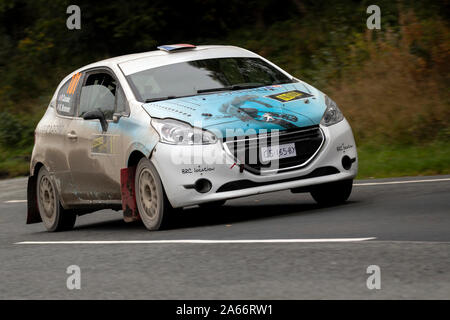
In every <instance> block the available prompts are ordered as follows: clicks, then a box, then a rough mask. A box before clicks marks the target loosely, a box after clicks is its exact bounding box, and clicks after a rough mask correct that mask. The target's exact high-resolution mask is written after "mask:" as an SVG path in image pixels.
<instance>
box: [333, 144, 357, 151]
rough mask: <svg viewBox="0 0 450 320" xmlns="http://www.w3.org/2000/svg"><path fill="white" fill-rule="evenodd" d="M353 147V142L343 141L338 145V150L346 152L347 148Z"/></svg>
mask: <svg viewBox="0 0 450 320" xmlns="http://www.w3.org/2000/svg"><path fill="white" fill-rule="evenodd" d="M351 148H353V145H352V144H345V143H342V144H341V145H339V146H337V147H336V151H337V152H341V151H342V152H343V153H345V151H346V150H348V149H351Z"/></svg>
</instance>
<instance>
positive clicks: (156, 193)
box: [135, 158, 173, 230]
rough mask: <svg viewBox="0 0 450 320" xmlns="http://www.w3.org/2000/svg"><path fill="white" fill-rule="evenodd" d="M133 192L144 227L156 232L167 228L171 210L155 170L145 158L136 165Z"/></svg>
mask: <svg viewBox="0 0 450 320" xmlns="http://www.w3.org/2000/svg"><path fill="white" fill-rule="evenodd" d="M135 190H136V204H137V207H138V210H139V215H140V216H141V220H142V222H143V223H144V225H145V227H146V228H147V229H148V230H158V229H161V228H165V227H167V226H169V223H170V220H171V219H170V218H171V214H172V211H173V208H172V206H171V205H170V203H169V200H168V199H167V196H166V194H165V192H164V188H163V185H162V182H161V178H160V177H159V174H158V172H157V171H156V168H155V167H154V166H153V164H152V163H151V162H150V160H148V159H147V158H142V159H141V160H140V161H139V163H138V165H137V168H136V178H135Z"/></svg>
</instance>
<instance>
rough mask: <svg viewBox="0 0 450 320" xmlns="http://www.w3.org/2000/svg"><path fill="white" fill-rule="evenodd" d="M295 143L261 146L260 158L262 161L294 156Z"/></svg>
mask: <svg viewBox="0 0 450 320" xmlns="http://www.w3.org/2000/svg"><path fill="white" fill-rule="evenodd" d="M296 155H297V153H296V151H295V143H287V144H280V145H279V146H270V147H262V148H261V160H262V161H263V162H267V161H271V160H278V159H284V158H290V157H295V156H296Z"/></svg>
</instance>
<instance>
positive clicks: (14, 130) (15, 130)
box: [0, 112, 22, 147]
mask: <svg viewBox="0 0 450 320" xmlns="http://www.w3.org/2000/svg"><path fill="white" fill-rule="evenodd" d="M21 140H22V125H21V124H20V122H19V120H17V118H16V117H14V116H12V115H11V114H10V113H8V112H1V113H0V144H1V145H3V146H5V147H16V146H17V145H18V144H19V142H20V141H21Z"/></svg>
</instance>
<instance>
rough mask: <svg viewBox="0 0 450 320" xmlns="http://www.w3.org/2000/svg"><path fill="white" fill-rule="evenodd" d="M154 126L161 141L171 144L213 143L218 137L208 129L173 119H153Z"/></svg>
mask: <svg viewBox="0 0 450 320" xmlns="http://www.w3.org/2000/svg"><path fill="white" fill-rule="evenodd" d="M152 126H153V128H155V130H156V131H157V132H158V134H159V137H160V141H161V142H165V143H170V144H184V145H186V144H212V143H216V142H217V137H216V136H215V135H214V134H213V133H211V132H209V131H206V130H202V129H199V128H194V127H192V126H191V125H189V124H187V123H184V122H181V121H177V120H172V119H164V120H163V119H152Z"/></svg>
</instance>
